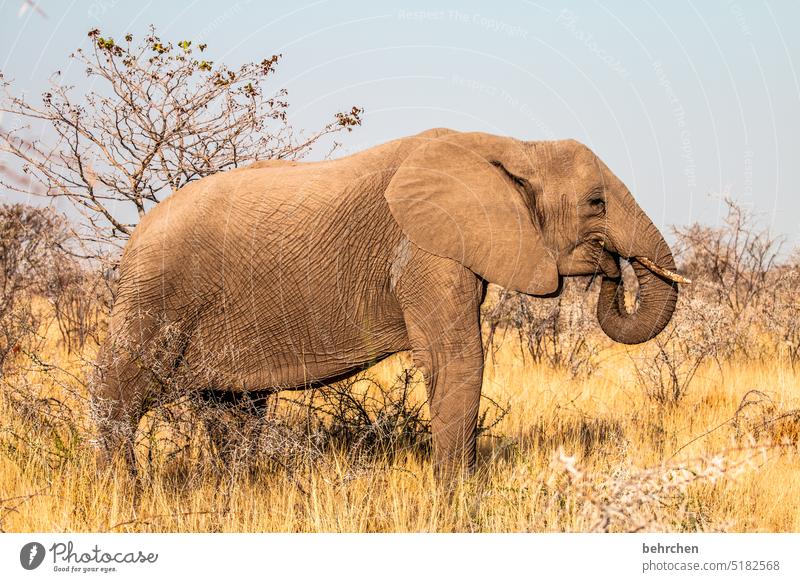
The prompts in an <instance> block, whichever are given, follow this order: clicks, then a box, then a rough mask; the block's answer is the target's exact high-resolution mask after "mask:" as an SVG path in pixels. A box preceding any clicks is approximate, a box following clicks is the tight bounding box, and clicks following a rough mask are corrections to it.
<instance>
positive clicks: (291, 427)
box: [138, 369, 509, 487]
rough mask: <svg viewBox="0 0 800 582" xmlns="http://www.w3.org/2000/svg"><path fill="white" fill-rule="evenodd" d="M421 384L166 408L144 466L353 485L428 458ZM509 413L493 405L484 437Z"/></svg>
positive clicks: (151, 425)
mask: <svg viewBox="0 0 800 582" xmlns="http://www.w3.org/2000/svg"><path fill="white" fill-rule="evenodd" d="M420 382H421V380H420V378H419V375H418V374H417V373H416V372H415V371H414V370H410V369H406V370H403V371H402V372H401V373H400V374H399V375H398V376H397V377H395V379H394V381H393V382H391V383H388V384H384V383H382V382H379V381H378V380H376V379H375V378H374V377H373V376H370V375H368V374H366V373H360V374H358V375H356V376H354V377H352V378H349V379H347V380H344V381H341V382H338V383H335V384H330V385H321V386H317V387H315V388H312V389H309V390H306V391H304V392H302V393H301V394H298V395H294V396H283V395H281V394H280V393H274V394H269V393H267V392H264V393H254V394H251V395H247V394H243V395H237V396H235V397H232V395H231V394H229V393H214V394H213V395H208V394H205V395H201V394H198V393H188V394H187V395H184V396H183V397H182V398H179V399H178V400H171V401H170V400H169V399H166V398H165V399H164V400H163V401H162V402H161V403H160V404H159V405H157V406H156V407H155V408H154V409H153V411H152V412H151V413H150V414H149V415H148V416H147V418H146V420H145V422H144V428H143V430H141V431H140V437H139V440H138V443H139V449H140V452H141V454H140V455H139V457H140V458H144V462H145V463H146V464H147V467H146V469H147V471H146V474H148V475H150V477H153V476H155V475H157V474H158V473H159V471H160V470H161V471H163V470H167V472H172V473H173V474H175V472H176V471H177V473H179V474H180V475H181V477H182V479H184V480H186V479H188V480H190V481H196V480H202V479H204V478H206V477H208V476H209V475H214V474H224V475H226V476H228V477H230V478H234V477H236V476H240V475H243V474H249V475H251V476H255V475H263V474H272V473H275V472H280V474H282V475H284V476H285V477H287V478H289V479H291V480H292V481H293V482H294V483H296V484H297V485H298V486H299V487H303V483H305V482H306V480H307V478H308V476H309V475H310V474H313V473H315V472H319V471H320V470H322V469H330V468H331V467H330V465H331V463H337V464H338V463H341V464H342V465H344V466H346V467H347V470H346V471H345V472H344V473H342V474H340V478H341V479H343V480H345V481H347V480H349V479H353V478H355V477H357V476H359V475H363V474H366V473H370V472H374V471H382V470H386V469H391V468H392V467H393V466H395V464H396V462H397V461H398V460H400V459H402V458H404V457H405V456H407V455H413V456H417V457H419V458H421V459H426V458H428V456H429V454H430V447H431V434H430V421H429V418H428V415H427V410H426V406H425V401H424V399H421V398H419V397H418V393H419V391H420V388H421V386H420ZM172 386H173V388H176V389H177V387H178V385H177V384H175V383H174V381H173V384H172ZM415 393H416V394H415ZM508 412H509V406H508V405H507V404H505V405H501V404H498V403H497V402H496V401H494V400H492V399H491V398H488V397H484V401H483V407H482V412H481V415H480V417H479V426H478V431H479V434H484V435H485V434H490V433H491V430H492V429H493V428H494V427H495V426H497V424H498V423H499V422H500V421H501V420H502V419H503V418H504V417H505V416H506V415H507V414H508Z"/></svg>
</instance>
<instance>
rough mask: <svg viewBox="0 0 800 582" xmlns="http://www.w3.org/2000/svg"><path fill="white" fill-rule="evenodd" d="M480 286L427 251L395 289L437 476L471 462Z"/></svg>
mask: <svg viewBox="0 0 800 582" xmlns="http://www.w3.org/2000/svg"><path fill="white" fill-rule="evenodd" d="M414 263H416V265H415V264H414ZM483 291H484V289H483V284H482V282H481V281H480V280H479V279H478V278H477V277H476V276H475V275H474V274H473V273H471V272H470V271H468V270H467V269H465V268H464V267H462V266H461V265H460V264H458V263H456V262H455V261H451V260H450V259H445V258H440V257H433V256H431V255H426V256H424V257H422V258H419V257H418V258H416V259H415V260H414V261H412V264H410V265H409V266H408V268H407V269H406V270H405V273H404V275H403V277H402V279H401V280H400V282H399V283H398V286H397V289H396V295H397V296H398V300H399V301H400V304H401V306H402V308H403V312H404V317H405V322H406V329H407V332H408V337H409V341H410V343H411V346H412V353H413V357H414V363H415V364H416V365H417V367H419V368H421V370H422V372H423V374H424V375H425V381H426V384H427V388H428V406H429V408H430V414H431V431H432V433H433V453H434V471H435V473H436V475H437V477H439V478H442V479H443V480H449V479H451V478H453V477H457V476H458V475H459V474H461V473H462V472H464V471H470V470H471V469H473V468H474V464H475V438H476V432H477V422H478V407H479V404H480V397H481V383H482V380H483V344H482V342H481V331H480V303H481V301H482V298H483Z"/></svg>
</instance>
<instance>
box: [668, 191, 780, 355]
mask: <svg viewBox="0 0 800 582" xmlns="http://www.w3.org/2000/svg"><path fill="white" fill-rule="evenodd" d="M724 203H725V205H726V208H727V214H726V216H725V220H724V224H723V225H722V226H721V227H709V226H705V225H700V224H694V225H692V226H689V227H687V228H676V229H674V233H675V236H676V237H677V245H676V249H675V250H676V255H677V258H678V261H679V263H680V265H681V268H682V269H683V271H684V272H686V273H687V274H688V275H689V276H690V277H691V278H692V280H693V284H692V285H691V286H689V287H684V288H683V289H682V291H683V292H684V294H689V295H691V296H692V297H693V298H696V299H697V300H701V301H705V302H706V303H708V304H709V305H713V306H717V307H721V308H722V310H721V311H719V312H718V317H719V319H720V321H719V325H720V326H722V327H723V329H724V332H725V335H726V336H727V338H728V340H729V341H730V342H731V344H732V346H733V348H735V350H736V351H737V352H739V353H741V354H742V355H744V356H745V357H760V356H761V355H763V352H762V350H761V349H760V348H761V347H762V345H763V342H762V341H761V339H760V337H759V336H760V334H761V333H762V332H763V331H764V325H763V324H764V314H766V313H769V312H770V311H772V310H774V309H775V308H776V305H775V299H776V296H775V289H776V285H777V283H778V282H779V276H778V274H779V272H780V269H779V268H778V265H779V260H780V256H781V248H782V244H783V242H782V240H781V239H780V238H779V237H776V236H774V235H773V234H772V233H770V231H769V229H768V228H765V227H763V226H762V225H761V224H760V223H759V221H758V217H757V216H756V215H754V214H753V213H752V212H751V211H749V210H747V209H746V208H744V207H743V206H742V205H741V204H739V203H737V202H736V201H734V200H731V199H729V198H725V199H724Z"/></svg>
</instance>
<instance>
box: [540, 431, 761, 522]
mask: <svg viewBox="0 0 800 582" xmlns="http://www.w3.org/2000/svg"><path fill="white" fill-rule="evenodd" d="M769 451H770V448H769V447H766V446H762V447H744V448H736V449H729V450H726V451H722V452H720V453H718V454H716V455H713V456H703V457H699V458H695V459H690V460H686V461H681V462H668V463H665V464H663V465H660V466H656V467H649V468H639V467H636V466H635V465H634V464H633V463H632V462H630V460H629V461H628V462H627V463H625V464H623V465H620V466H619V467H618V468H617V469H615V470H614V471H613V472H612V473H611V474H609V475H604V476H600V478H598V476H596V475H590V474H587V472H586V471H585V470H584V469H582V468H581V467H580V463H579V462H578V460H577V459H576V457H571V456H567V455H565V454H564V452H563V451H559V453H558V454H557V455H556V456H555V457H554V459H553V463H552V471H553V472H552V474H551V476H550V479H549V481H548V487H549V488H550V490H551V491H552V492H553V497H552V498H551V500H550V503H556V504H559V505H563V506H566V507H569V508H570V510H571V511H573V512H574V513H575V514H576V515H574V516H573V517H572V519H571V520H569V521H572V522H573V523H575V525H576V526H577V528H576V531H583V532H675V531H725V530H726V529H728V525H727V524H718V523H711V521H710V520H709V517H708V516H707V515H706V513H705V512H704V511H703V507H702V505H698V504H697V503H696V501H695V499H694V498H693V495H692V491H693V490H696V489H697V488H698V487H702V486H713V485H714V484H715V483H717V482H718V481H722V480H732V479H736V477H737V475H739V474H742V473H743V472H745V471H746V470H748V469H754V468H755V469H757V461H758V460H761V459H763V458H764V457H765V455H767V453H768V452H769ZM564 521H565V522H567V521H568V520H566V519H565V520H564Z"/></svg>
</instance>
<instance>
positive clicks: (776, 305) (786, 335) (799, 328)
mask: <svg viewBox="0 0 800 582" xmlns="http://www.w3.org/2000/svg"><path fill="white" fill-rule="evenodd" d="M771 279H772V280H773V282H774V283H773V286H772V288H771V291H770V293H769V295H768V298H767V300H766V301H765V302H764V308H763V309H762V315H763V322H764V325H765V327H766V330H767V332H768V333H769V334H771V336H772V338H773V339H774V342H775V348H776V352H777V353H778V354H779V355H780V356H782V357H785V358H786V359H787V360H788V361H789V362H790V363H791V365H792V368H793V369H796V368H797V365H798V363H800V295H798V289H799V288H800V252H798V251H795V253H794V255H793V256H792V257H791V259H790V260H789V262H788V263H787V264H785V265H781V266H779V267H777V268H775V269H774V272H773V273H772V274H771Z"/></svg>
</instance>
